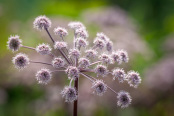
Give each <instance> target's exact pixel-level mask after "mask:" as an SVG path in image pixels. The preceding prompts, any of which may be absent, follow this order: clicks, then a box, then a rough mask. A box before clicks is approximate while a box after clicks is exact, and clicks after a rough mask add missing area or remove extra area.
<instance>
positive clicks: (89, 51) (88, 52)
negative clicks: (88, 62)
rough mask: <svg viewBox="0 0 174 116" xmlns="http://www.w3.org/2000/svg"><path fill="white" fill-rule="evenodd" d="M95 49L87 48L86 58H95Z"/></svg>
mask: <svg viewBox="0 0 174 116" xmlns="http://www.w3.org/2000/svg"><path fill="white" fill-rule="evenodd" d="M97 53H98V52H97V51H96V50H93V49H89V50H86V51H85V54H86V57H88V58H95V57H96V56H97Z"/></svg>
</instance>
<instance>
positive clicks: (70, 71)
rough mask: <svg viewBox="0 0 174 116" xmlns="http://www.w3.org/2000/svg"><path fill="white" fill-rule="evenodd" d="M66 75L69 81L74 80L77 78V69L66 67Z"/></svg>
mask: <svg viewBox="0 0 174 116" xmlns="http://www.w3.org/2000/svg"><path fill="white" fill-rule="evenodd" d="M66 73H67V74H68V77H69V78H70V79H74V80H75V79H76V78H78V77H79V73H80V72H79V69H78V68H77V67H75V66H68V68H67V69H66Z"/></svg>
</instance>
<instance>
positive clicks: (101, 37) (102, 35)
mask: <svg viewBox="0 0 174 116" xmlns="http://www.w3.org/2000/svg"><path fill="white" fill-rule="evenodd" d="M97 37H98V38H99V39H101V40H104V41H105V42H107V41H109V40H110V39H109V38H108V37H107V36H106V35H105V34H104V33H102V32H101V33H97Z"/></svg>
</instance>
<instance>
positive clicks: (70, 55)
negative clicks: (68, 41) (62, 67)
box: [69, 49, 80, 58]
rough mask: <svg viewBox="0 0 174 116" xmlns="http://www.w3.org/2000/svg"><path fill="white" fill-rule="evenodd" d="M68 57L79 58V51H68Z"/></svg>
mask: <svg viewBox="0 0 174 116" xmlns="http://www.w3.org/2000/svg"><path fill="white" fill-rule="evenodd" d="M69 57H72V58H79V57H80V51H79V50H77V49H70V51H69Z"/></svg>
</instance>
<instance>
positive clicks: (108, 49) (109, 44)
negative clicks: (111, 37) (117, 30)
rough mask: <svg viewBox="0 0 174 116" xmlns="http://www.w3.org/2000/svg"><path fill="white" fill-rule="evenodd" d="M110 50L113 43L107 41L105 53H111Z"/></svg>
mask: <svg viewBox="0 0 174 116" xmlns="http://www.w3.org/2000/svg"><path fill="white" fill-rule="evenodd" d="M112 48H113V43H112V41H108V42H107V43H106V50H107V51H109V52H110V51H112Z"/></svg>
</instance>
